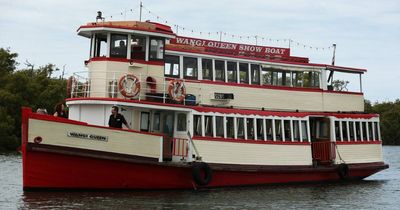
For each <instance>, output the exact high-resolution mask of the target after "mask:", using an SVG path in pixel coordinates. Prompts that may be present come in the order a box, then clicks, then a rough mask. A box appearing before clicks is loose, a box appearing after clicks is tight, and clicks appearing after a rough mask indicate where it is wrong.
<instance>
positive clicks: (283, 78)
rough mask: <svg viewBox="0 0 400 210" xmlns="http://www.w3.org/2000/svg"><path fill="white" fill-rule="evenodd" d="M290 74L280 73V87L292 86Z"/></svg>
mask: <svg viewBox="0 0 400 210" xmlns="http://www.w3.org/2000/svg"><path fill="white" fill-rule="evenodd" d="M290 80H291V79H290V72H287V71H282V72H278V85H281V86H291V82H290Z"/></svg>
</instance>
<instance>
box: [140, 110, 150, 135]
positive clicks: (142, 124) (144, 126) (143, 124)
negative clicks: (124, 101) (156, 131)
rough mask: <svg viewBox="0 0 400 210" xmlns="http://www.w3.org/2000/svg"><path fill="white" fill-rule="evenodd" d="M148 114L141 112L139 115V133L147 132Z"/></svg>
mask: <svg viewBox="0 0 400 210" xmlns="http://www.w3.org/2000/svg"><path fill="white" fill-rule="evenodd" d="M149 125H150V113H149V112H141V114H140V131H145V132H149Z"/></svg>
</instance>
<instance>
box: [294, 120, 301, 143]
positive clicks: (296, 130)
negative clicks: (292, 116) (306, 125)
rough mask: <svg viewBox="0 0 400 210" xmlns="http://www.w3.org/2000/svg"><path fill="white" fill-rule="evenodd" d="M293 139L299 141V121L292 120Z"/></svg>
mask: <svg viewBox="0 0 400 210" xmlns="http://www.w3.org/2000/svg"><path fill="white" fill-rule="evenodd" d="M293 139H294V140H295V141H300V121H299V120H293Z"/></svg>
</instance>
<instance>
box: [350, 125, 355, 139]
mask: <svg viewBox="0 0 400 210" xmlns="http://www.w3.org/2000/svg"><path fill="white" fill-rule="evenodd" d="M349 134H350V141H354V137H355V135H354V122H349Z"/></svg>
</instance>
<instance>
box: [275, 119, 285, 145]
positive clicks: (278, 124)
mask: <svg viewBox="0 0 400 210" xmlns="http://www.w3.org/2000/svg"><path fill="white" fill-rule="evenodd" d="M275 138H276V140H277V141H282V139H283V136H282V121H281V120H275Z"/></svg>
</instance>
